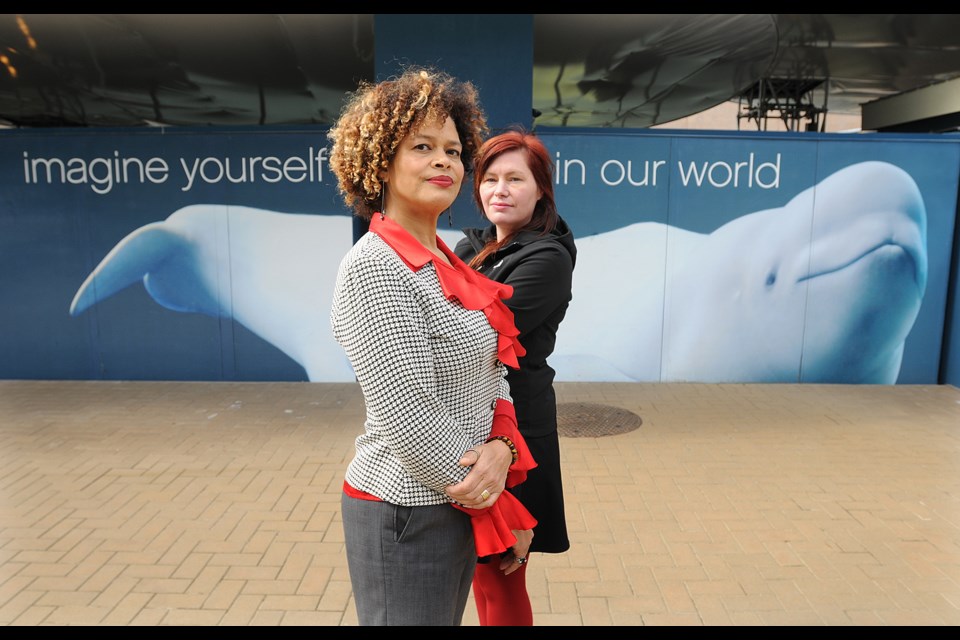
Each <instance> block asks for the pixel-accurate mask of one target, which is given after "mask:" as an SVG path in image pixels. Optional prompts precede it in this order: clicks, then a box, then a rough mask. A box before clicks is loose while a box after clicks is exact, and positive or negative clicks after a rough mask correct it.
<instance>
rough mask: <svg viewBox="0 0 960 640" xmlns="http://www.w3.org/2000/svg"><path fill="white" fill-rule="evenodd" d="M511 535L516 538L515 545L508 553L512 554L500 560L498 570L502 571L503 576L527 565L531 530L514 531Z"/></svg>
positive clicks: (531, 540)
mask: <svg viewBox="0 0 960 640" xmlns="http://www.w3.org/2000/svg"><path fill="white" fill-rule="evenodd" d="M513 535H514V536H516V538H517V541H516V543H515V544H514V545H513V546H512V547H510V551H512V552H513V553H508V554H507V555H506V556H504V557H503V558H500V570H501V571H503V573H504V575H510V574H511V573H513V572H514V571H516V570H517V569H519V568H520V567H522V566H523V565H525V564H526V563H527V556H528V555H529V554H530V544H531V543H532V542H533V529H526V530H524V531H517V530H516V529H514V530H513Z"/></svg>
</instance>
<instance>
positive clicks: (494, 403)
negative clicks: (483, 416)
mask: <svg viewBox="0 0 960 640" xmlns="http://www.w3.org/2000/svg"><path fill="white" fill-rule="evenodd" d="M490 408H491V409H494V410H496V408H497V401H496V400H494V401H493V402H491V403H490Z"/></svg>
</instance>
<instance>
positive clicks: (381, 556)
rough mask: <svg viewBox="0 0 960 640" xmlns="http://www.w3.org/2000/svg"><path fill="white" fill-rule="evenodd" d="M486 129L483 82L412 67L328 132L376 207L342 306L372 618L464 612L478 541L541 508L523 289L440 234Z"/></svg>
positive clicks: (359, 540)
mask: <svg viewBox="0 0 960 640" xmlns="http://www.w3.org/2000/svg"><path fill="white" fill-rule="evenodd" d="M486 130H487V126H486V118H485V116H484V114H483V111H482V109H481V107H480V104H479V100H478V97H477V92H476V90H475V89H474V87H473V85H472V84H470V83H468V82H462V81H458V80H456V79H455V78H453V77H451V76H449V75H448V74H446V73H443V72H440V71H436V70H431V69H421V68H410V69H407V70H406V71H404V72H403V73H402V74H401V75H400V76H398V77H396V78H392V79H389V80H384V81H382V82H379V83H376V84H369V83H365V84H362V85H361V86H360V88H359V89H358V91H357V92H356V93H355V94H354V95H353V96H352V97H351V98H350V100H349V101H348V102H347V104H346V105H345V107H344V109H343V112H342V113H341V116H340V119H339V120H338V121H337V123H336V124H335V125H334V126H333V127H332V128H331V130H330V133H329V138H330V140H331V142H332V147H331V151H330V167H331V169H332V171H333V172H334V173H335V175H336V176H337V180H338V185H339V189H340V192H341V194H342V195H343V198H344V201H345V202H346V204H347V205H348V206H350V207H351V208H352V209H353V210H354V212H355V214H356V215H358V216H360V217H361V218H363V219H364V220H368V221H369V222H370V227H369V231H368V232H367V233H365V234H364V235H363V236H362V237H361V238H360V239H359V240H358V241H357V242H356V244H355V245H354V246H353V248H351V250H350V251H349V252H348V253H347V255H346V256H345V257H344V258H343V260H342V262H341V264H340V268H339V271H338V273H337V282H336V287H335V291H334V298H333V305H332V308H331V313H330V320H331V326H332V328H333V333H334V336H335V337H336V339H337V340H338V342H339V343H340V344H341V345H342V346H343V348H344V350H345V351H346V353H347V356H348V357H349V359H350V362H351V365H352V366H353V369H354V373H355V374H356V377H357V381H358V383H359V384H360V387H361V390H362V392H363V397H364V402H365V405H366V420H365V423H364V432H363V433H362V434H360V435H359V436H358V437H357V439H356V443H355V445H356V452H355V455H354V457H353V460H352V461H351V462H350V464H349V465H348V467H347V471H346V477H345V479H344V485H343V495H342V498H341V513H342V517H343V528H344V534H345V535H344V540H345V546H346V552H347V565H348V568H349V572H350V580H351V583H352V585H353V593H354V602H355V604H356V608H357V615H358V619H359V623H360V624H361V625H446V626H450V625H459V624H460V623H461V620H462V616H463V612H464V608H465V606H466V602H467V598H468V596H469V592H470V587H471V581H472V579H473V573H474V570H475V567H476V560H477V556H478V555H480V556H486V555H490V554H496V553H503V552H505V551H506V550H507V549H509V548H510V547H511V546H512V545H513V544H515V543H516V541H517V537H516V536H517V533H519V532H522V531H529V530H530V529H532V528H533V526H534V525H535V524H536V521H535V520H534V519H533V517H532V516H530V514H529V512H528V511H526V509H525V508H524V507H523V506H522V505H521V504H520V503H519V502H518V501H517V500H516V498H514V497H513V495H512V494H510V493H509V492H506V491H505V488H507V487H512V486H515V485H516V484H517V483H519V482H521V481H522V480H524V479H525V477H526V472H527V471H528V470H529V469H531V468H533V467H534V466H535V462H534V460H533V458H532V456H531V454H530V452H529V450H528V449H527V447H526V443H525V442H524V441H523V438H522V437H521V436H520V433H519V431H518V429H517V421H516V414H515V412H514V409H513V403H512V401H511V399H510V395H509V387H508V385H507V382H506V367H507V366H510V367H514V368H515V367H517V366H518V358H519V357H521V356H523V354H524V353H525V351H524V349H523V347H522V345H521V344H520V343H519V341H518V340H517V335H518V331H517V328H516V326H515V325H514V322H513V314H512V312H511V311H510V309H509V308H508V307H507V306H506V305H505V304H504V302H503V300H504V299H505V298H508V297H509V296H510V295H511V293H512V289H511V287H510V286H509V285H503V284H500V283H497V282H494V281H492V280H489V279H487V278H485V277H483V276H481V275H479V274H478V273H477V272H475V271H474V270H473V269H471V268H470V267H468V266H467V265H466V264H464V262H463V261H462V260H460V259H459V258H458V257H457V256H456V255H455V254H454V252H453V251H452V250H451V249H450V248H449V247H447V246H446V245H445V244H444V243H443V241H442V240H441V239H440V238H439V237H438V236H437V219H438V218H439V216H440V215H441V214H442V213H443V212H444V211H445V210H447V209H448V208H449V207H450V206H451V205H452V204H453V202H454V200H455V198H456V197H457V194H458V193H459V192H460V188H461V186H462V184H463V179H464V176H465V174H466V172H468V171H470V170H471V169H472V161H473V155H474V153H475V152H476V151H477V149H479V147H480V144H481V142H482V140H483V136H484V135H485V133H486ZM514 532H517V533H514Z"/></svg>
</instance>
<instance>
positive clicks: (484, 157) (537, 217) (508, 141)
mask: <svg viewBox="0 0 960 640" xmlns="http://www.w3.org/2000/svg"><path fill="white" fill-rule="evenodd" d="M509 151H523V152H524V156H525V157H526V160H527V167H528V168H529V169H530V173H532V174H533V179H534V182H536V184H537V188H538V189H539V190H540V193H541V196H540V199H539V200H537V204H536V205H535V206H534V208H533V216H532V217H531V218H530V222H528V223H527V224H525V225H524V226H523V227H522V228H520V229H517V230H516V231H515V232H514V233H511V234H510V236H508V237H506V238H504V239H503V241H502V242H497V241H496V240H493V241H491V242H489V243H487V245H486V246H485V247H484V248H483V249H482V250H481V251H480V252H479V253H478V254H477V255H476V256H475V257H474V258H473V260H471V261H470V266H471V267H476V266H478V265H480V264H481V263H483V261H484V260H485V259H486V258H487V256H489V255H490V254H491V253H493V252H494V251H496V250H498V249H499V248H500V247H502V246H505V245H506V244H507V243H508V242H510V241H511V240H513V237H514V236H515V235H516V234H517V233H519V232H521V231H528V230H531V231H538V232H539V233H540V234H541V235H544V234H547V233H550V232H551V231H553V230H554V229H555V228H556V226H557V221H558V219H559V214H558V213H557V203H556V201H555V200H554V197H553V159H552V158H551V157H550V152H549V151H547V147H546V146H545V145H544V144H543V142H541V140H540V138H538V137H537V136H536V135H534V134H532V133H528V132H526V131H523V130H511V131H506V132H504V133H501V134H498V135H495V136H493V137H492V138H490V139H488V140H487V141H486V142H484V143H483V145H482V146H481V147H480V150H479V151H478V152H477V156H476V158H475V160H474V173H473V175H474V180H473V201H474V203H476V205H477V207H478V208H479V209H480V210H481V211H483V202H482V201H481V199H480V184H481V183H482V182H483V176H484V174H486V172H487V169H488V168H489V167H490V165H491V164H493V161H494V160H496V159H497V158H498V157H500V156H501V155H503V154H504V153H507V152H509Z"/></svg>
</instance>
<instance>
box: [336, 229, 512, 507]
mask: <svg viewBox="0 0 960 640" xmlns="http://www.w3.org/2000/svg"><path fill="white" fill-rule="evenodd" d="M370 229H371V230H370V231H369V232H367V233H366V234H365V235H364V236H363V237H361V238H360V240H358V241H357V243H356V244H355V245H354V246H353V248H352V249H351V250H350V251H349V252H348V253H347V254H346V256H345V257H344V258H343V260H342V262H341V263H340V268H339V271H338V273H337V282H336V288H335V290H334V298H333V306H332V309H331V313H330V320H331V326H332V328H333V334H334V336H335V337H336V339H337V341H338V342H339V343H340V344H341V345H342V346H343V348H344V350H345V351H346V354H347V356H348V358H349V359H350V362H351V364H352V366H353V369H354V373H355V374H356V376H357V381H358V382H359V384H360V387H361V389H362V391H363V397H364V401H365V403H366V412H367V417H366V422H365V425H364V426H365V433H363V434H361V435H360V436H359V437H358V438H357V439H356V455H355V457H354V459H353V460H352V461H351V462H350V464H349V466H348V468H347V473H346V482H347V483H348V484H349V485H350V486H351V487H353V488H355V489H359V490H361V491H364V492H367V493H369V494H372V495H374V496H376V497H378V498H380V499H382V500H385V501H387V502H391V503H394V504H399V505H405V506H416V505H433V504H442V503H445V502H449V499H448V498H447V496H446V494H444V491H443V490H444V487H446V486H447V485H450V484H453V483H456V482H459V481H461V480H462V479H463V478H464V477H465V476H466V473H467V471H468V469H466V468H463V467H461V466H460V465H459V464H458V462H457V461H458V460H459V458H460V456H461V455H462V454H463V453H464V452H465V451H466V450H467V449H469V448H470V447H472V446H475V445H477V444H480V443H483V442H484V441H486V439H487V438H488V437H489V436H490V433H491V426H492V424H493V419H494V412H495V409H496V405H497V401H498V399H503V400H507V401H509V400H510V395H509V387H508V385H507V382H506V377H505V376H506V368H505V366H504V364H503V362H501V360H500V358H501V357H504V343H505V342H510V340H512V341H513V344H514V345H515V348H516V349H517V350H519V353H518V354H517V355H522V347H521V346H520V345H519V343H518V342H516V340H515V336H516V334H517V333H518V332H517V331H516V329H515V327H514V325H513V317H512V313H511V312H510V311H509V310H508V309H507V308H506V306H505V305H503V303H502V301H501V300H500V298H499V297H497V296H496V295H491V294H490V293H489V292H490V291H494V290H492V289H490V287H489V285H487V284H484V282H489V283H490V284H491V285H494V286H497V287H504V285H500V284H497V283H493V282H492V281H487V279H486V278H483V282H481V281H480V280H478V279H477V278H478V276H477V274H475V273H474V272H473V271H472V270H471V269H470V268H469V267H467V266H466V265H465V264H464V263H463V261H462V260H460V259H459V258H457V257H456V255H455V254H454V253H453V252H452V251H451V250H450V249H449V248H448V247H446V245H444V244H443V242H442V241H440V240H439V238H438V244H439V245H440V247H441V249H442V250H443V251H444V253H446V254H447V256H448V257H449V258H450V260H451V262H452V263H453V264H454V267H450V266H449V265H447V264H445V263H443V262H441V261H434V259H433V254H432V253H430V251H429V250H427V249H426V248H425V247H423V246H422V245H421V244H420V243H419V242H417V241H416V240H415V239H414V238H413V237H412V236H410V235H409V234H408V233H407V232H406V231H405V230H404V229H403V228H402V227H400V225H398V224H397V223H396V222H394V221H392V220H391V219H389V218H387V219H385V220H381V219H380V218H379V216H376V215H375V216H374V219H373V221H372V222H371V226H370ZM438 272H439V273H438ZM479 277H480V278H482V276H479ZM478 283H479V285H480V286H475V285H477V284H478ZM445 290H446V291H447V293H449V294H451V295H450V298H451V299H448V296H447V295H446V294H445ZM498 291H499V292H500V294H501V296H500V297H507V296H509V294H510V293H512V289H510V288H509V287H506V288H505V289H499V290H498ZM504 292H505V295H503V294H504ZM461 298H463V300H461ZM494 298H495V299H494ZM483 300H486V302H483ZM464 301H468V302H467V303H466V305H465V304H464ZM471 306H472V307H473V308H472V309H471V308H467V307H471ZM478 306H484V308H486V312H485V310H484V308H477V307H478ZM487 307H489V308H487ZM494 307H497V309H496V311H497V313H499V312H500V310H499V307H502V310H503V311H505V312H506V313H507V314H509V327H508V328H507V329H508V331H506V333H509V332H510V330H512V332H513V336H511V337H510V340H506V341H505V340H504V335H503V334H504V333H505V332H504V331H500V332H498V330H497V329H495V328H494V327H493V326H491V322H493V320H488V316H491V315H493V316H495V315H497V313H493V314H491V310H492V309H493V308H494ZM501 320H502V318H501ZM501 328H502V327H501ZM498 349H499V351H498ZM508 351H509V349H508ZM514 359H515V358H514ZM514 366H515V365H514ZM509 408H510V410H511V411H512V404H511V405H509Z"/></svg>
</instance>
